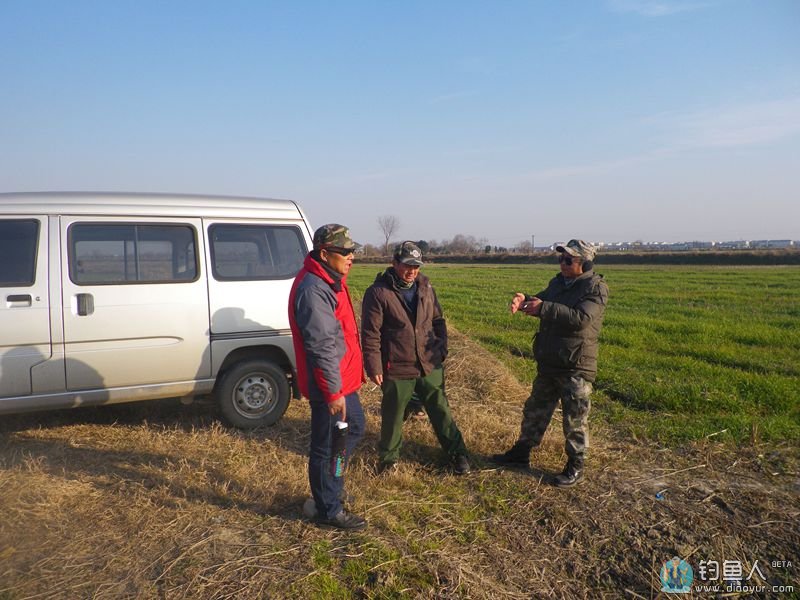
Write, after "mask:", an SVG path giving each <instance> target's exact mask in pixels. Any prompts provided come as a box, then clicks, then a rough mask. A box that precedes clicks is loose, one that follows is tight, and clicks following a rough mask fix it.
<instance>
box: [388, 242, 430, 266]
mask: <svg viewBox="0 0 800 600" xmlns="http://www.w3.org/2000/svg"><path fill="white" fill-rule="evenodd" d="M394 259H395V260H396V261H398V262H401V263H403V264H404V265H410V266H412V267H421V266H422V265H423V264H425V263H423V262H422V250H420V249H419V246H417V245H416V244H415V243H414V242H410V241H409V242H403V243H402V244H398V245H397V246H395V248H394Z"/></svg>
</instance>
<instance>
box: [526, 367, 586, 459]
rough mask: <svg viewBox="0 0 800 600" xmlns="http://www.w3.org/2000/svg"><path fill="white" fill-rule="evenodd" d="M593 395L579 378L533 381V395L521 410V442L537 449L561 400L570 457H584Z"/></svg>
mask: <svg viewBox="0 0 800 600" xmlns="http://www.w3.org/2000/svg"><path fill="white" fill-rule="evenodd" d="M591 394H592V384H591V383H589V382H588V381H586V380H585V379H584V378H583V377H581V376H580V375H574V376H572V377H569V376H563V377H544V376H542V375H539V376H537V377H536V379H535V380H534V381H533V389H532V390H531V395H530V396H529V397H528V399H527V400H526V401H525V407H524V408H523V409H522V431H521V433H520V436H519V441H520V442H522V443H524V444H529V445H530V446H531V447H535V446H538V445H539V444H540V443H541V442H542V438H543V437H544V432H545V431H546V430H547V426H548V425H549V424H550V419H552V418H553V412H554V411H555V410H556V406H557V405H558V401H559V400H560V401H561V412H562V414H563V416H564V423H563V425H564V438H565V439H566V447H565V449H566V452H567V456H568V457H570V458H582V457H583V455H584V453H585V452H586V448H587V447H588V446H589V432H588V429H587V420H588V417H589V409H590V408H591V405H592V403H591V400H590V396H591Z"/></svg>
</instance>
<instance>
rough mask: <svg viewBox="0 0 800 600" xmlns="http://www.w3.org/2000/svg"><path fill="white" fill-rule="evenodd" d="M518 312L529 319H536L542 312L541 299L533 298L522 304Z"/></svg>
mask: <svg viewBox="0 0 800 600" xmlns="http://www.w3.org/2000/svg"><path fill="white" fill-rule="evenodd" d="M520 310H521V311H522V312H524V313H525V314H526V315H528V316H530V317H538V316H539V314H540V313H541V312H542V299H541V298H537V297H536V296H534V297H533V299H532V300H528V301H527V302H524V303H523V304H522V306H520Z"/></svg>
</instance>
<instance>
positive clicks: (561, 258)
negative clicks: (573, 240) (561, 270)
mask: <svg viewBox="0 0 800 600" xmlns="http://www.w3.org/2000/svg"><path fill="white" fill-rule="evenodd" d="M573 261H578V262H581V259H580V258H575V257H573V256H568V255H567V254H559V255H558V262H560V263H564V264H565V265H567V266H568V267H569V266H571V265H572V263H573Z"/></svg>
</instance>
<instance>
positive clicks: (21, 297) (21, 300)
mask: <svg viewBox="0 0 800 600" xmlns="http://www.w3.org/2000/svg"><path fill="white" fill-rule="evenodd" d="M6 302H8V307H9V308H11V307H13V306H31V305H32V304H33V300H32V299H31V295H30V294H12V295H10V296H6Z"/></svg>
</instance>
